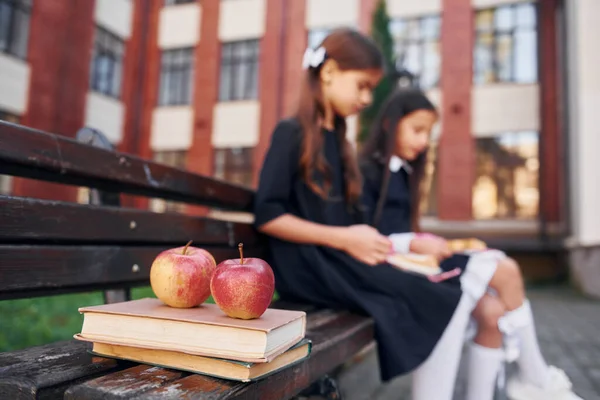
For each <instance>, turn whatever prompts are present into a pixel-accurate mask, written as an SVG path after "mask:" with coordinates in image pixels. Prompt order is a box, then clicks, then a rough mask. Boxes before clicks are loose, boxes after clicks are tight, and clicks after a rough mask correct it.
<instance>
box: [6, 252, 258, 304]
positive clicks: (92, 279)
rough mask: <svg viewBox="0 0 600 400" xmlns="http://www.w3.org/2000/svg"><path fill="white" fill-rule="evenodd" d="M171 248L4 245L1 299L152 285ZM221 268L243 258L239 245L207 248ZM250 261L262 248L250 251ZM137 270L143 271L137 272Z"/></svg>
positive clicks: (246, 253)
mask: <svg viewBox="0 0 600 400" xmlns="http://www.w3.org/2000/svg"><path fill="white" fill-rule="evenodd" d="M166 248H169V247H166V246H147V247H137V246H131V247H120V246H49V245H40V246H31V245H5V246H0V300H4V299H11V298H23V297H31V296H43V295H48V294H57V293H69V292H82V291H89V290H99V289H103V290H104V289H112V288H119V287H123V286H136V285H141V284H147V283H148V278H149V274H150V266H151V264H152V261H153V260H154V258H155V257H156V255H158V253H159V252H160V251H162V250H164V249H166ZM203 248H205V249H206V250H208V251H210V252H211V253H212V254H213V256H214V257H215V259H216V261H217V263H219V262H220V261H222V260H224V259H227V258H236V257H239V253H238V249H237V246H235V247H230V248H228V247H216V246H204V247H203ZM244 254H245V255H247V256H248V257H251V256H258V257H260V256H261V255H262V250H261V249H260V248H252V247H249V248H245V250H244ZM136 266H137V267H136Z"/></svg>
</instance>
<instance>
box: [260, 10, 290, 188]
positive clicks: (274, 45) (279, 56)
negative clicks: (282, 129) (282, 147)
mask: <svg viewBox="0 0 600 400" xmlns="http://www.w3.org/2000/svg"><path fill="white" fill-rule="evenodd" d="M292 2H293V0H292V1H290V0H267V3H266V6H267V8H266V10H265V12H266V13H267V15H266V26H265V34H264V36H263V38H262V40H261V41H260V67H259V68H260V69H259V100H260V128H259V138H258V143H257V145H256V146H255V147H254V157H253V158H254V161H253V181H254V185H255V186H256V184H257V183H258V176H259V174H260V169H261V166H262V162H263V159H264V156H265V152H266V150H267V147H268V143H269V140H270V137H271V133H272V132H273V128H274V127H275V125H276V124H277V121H278V120H279V119H280V117H281V115H282V112H283V111H282V110H283V99H284V92H283V90H284V81H283V77H284V64H285V57H284V56H285V52H284V49H285V47H284V46H285V44H286V39H287V37H288V36H289V32H287V31H284V26H285V23H286V22H287V21H286V20H287V12H288V8H289V5H290V3H292Z"/></svg>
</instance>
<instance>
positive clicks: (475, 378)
mask: <svg viewBox="0 0 600 400" xmlns="http://www.w3.org/2000/svg"><path fill="white" fill-rule="evenodd" d="M505 311H506V309H505V308H504V304H503V303H502V302H501V301H500V300H499V299H498V298H496V297H493V296H491V295H489V294H486V295H484V296H483V297H482V298H481V300H480V301H479V303H477V307H475V310H474V311H473V318H474V319H475V321H476V322H477V327H478V330H477V335H476V336H475V339H474V342H475V343H472V344H470V345H469V349H468V378H467V379H468V380H467V382H468V386H467V396H466V400H492V399H493V398H494V387H495V382H496V379H497V377H498V372H499V371H500V368H501V367H502V362H503V361H504V352H503V350H502V348H501V347H502V333H501V332H500V330H499V329H498V319H499V318H500V317H502V315H504V313H505Z"/></svg>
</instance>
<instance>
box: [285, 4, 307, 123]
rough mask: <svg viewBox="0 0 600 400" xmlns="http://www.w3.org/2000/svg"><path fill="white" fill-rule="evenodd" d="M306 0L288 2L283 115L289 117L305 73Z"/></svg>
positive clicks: (295, 103)
mask: <svg viewBox="0 0 600 400" xmlns="http://www.w3.org/2000/svg"><path fill="white" fill-rule="evenodd" d="M305 17H306V0H288V13H287V22H286V26H287V28H286V29H287V36H286V41H285V53H284V57H285V64H284V73H283V87H284V95H283V115H284V116H289V115H291V114H292V113H293V112H294V109H295V108H296V105H297V101H298V99H297V97H298V93H299V92H300V85H301V83H302V77H303V75H304V71H303V70H302V57H303V55H304V51H305V50H306V46H307V44H308V29H306V23H305Z"/></svg>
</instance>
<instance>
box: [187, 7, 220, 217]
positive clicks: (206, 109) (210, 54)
mask: <svg viewBox="0 0 600 400" xmlns="http://www.w3.org/2000/svg"><path fill="white" fill-rule="evenodd" d="M201 3H202V21H201V28H200V42H199V43H198V46H196V50H195V51H196V57H195V66H194V77H195V81H194V102H193V105H194V130H193V132H194V137H193V139H192V146H191V148H190V150H189V151H188V156H187V168H188V170H190V171H192V172H195V173H198V174H202V175H209V176H212V175H213V172H214V171H213V169H214V168H213V148H212V144H211V136H212V128H213V109H214V106H215V104H216V102H217V98H218V93H219V64H220V58H221V43H220V41H219V0H202V2H201ZM188 211H189V212H191V213H195V214H203V213H204V212H205V211H206V210H205V209H204V208H202V207H188Z"/></svg>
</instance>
